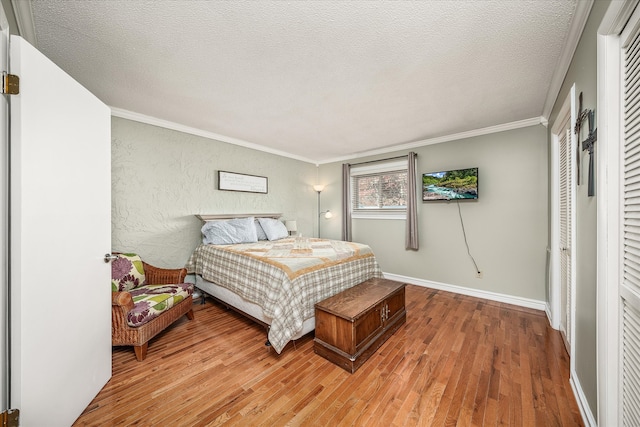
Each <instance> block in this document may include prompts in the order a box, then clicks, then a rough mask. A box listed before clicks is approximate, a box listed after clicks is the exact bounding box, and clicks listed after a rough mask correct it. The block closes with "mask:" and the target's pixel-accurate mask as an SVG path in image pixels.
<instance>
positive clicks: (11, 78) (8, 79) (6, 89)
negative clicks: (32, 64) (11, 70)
mask: <svg viewBox="0 0 640 427" xmlns="http://www.w3.org/2000/svg"><path fill="white" fill-rule="evenodd" d="M2 93H4V94H5V95H17V94H19V93H20V77H18V76H16V75H15V74H3V75H2Z"/></svg>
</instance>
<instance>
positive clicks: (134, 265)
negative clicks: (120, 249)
mask: <svg viewBox="0 0 640 427" xmlns="http://www.w3.org/2000/svg"><path fill="white" fill-rule="evenodd" d="M144 281H145V277H144V268H143V266H142V260H141V259H140V257H139V256H138V255H136V254H118V257H117V258H116V259H115V260H113V262H112V263H111V290H112V291H114V292H117V291H120V292H123V291H130V290H132V289H134V288H137V287H138V286H142V285H143V284H144Z"/></svg>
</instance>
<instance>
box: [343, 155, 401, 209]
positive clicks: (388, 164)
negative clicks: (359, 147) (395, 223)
mask: <svg viewBox="0 0 640 427" xmlns="http://www.w3.org/2000/svg"><path fill="white" fill-rule="evenodd" d="M408 169H409V164H408V160H406V159H404V160H394V161H382V162H379V163H376V164H367V165H358V166H352V167H351V171H350V174H349V189H350V193H351V195H350V196H351V197H350V203H351V217H352V218H353V219H404V220H406V219H407V207H406V205H405V206H404V207H402V208H386V209H385V208H365V209H362V208H356V207H355V204H354V202H355V200H356V195H355V194H354V193H355V192H354V182H355V179H357V177H358V176H364V175H367V176H372V175H384V174H385V173H390V172H405V173H406V174H407V181H408V179H409V178H408V172H409V170H408ZM407 184H408V182H407Z"/></svg>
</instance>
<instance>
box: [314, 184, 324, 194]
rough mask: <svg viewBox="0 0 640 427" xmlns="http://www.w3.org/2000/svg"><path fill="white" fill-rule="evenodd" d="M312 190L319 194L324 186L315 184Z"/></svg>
mask: <svg viewBox="0 0 640 427" xmlns="http://www.w3.org/2000/svg"><path fill="white" fill-rule="evenodd" d="M313 189H314V190H315V191H317V192H318V193H319V192H321V191H322V190H324V185H322V184H316V185H314V186H313Z"/></svg>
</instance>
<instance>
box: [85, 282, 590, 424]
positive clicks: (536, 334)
mask: <svg viewBox="0 0 640 427" xmlns="http://www.w3.org/2000/svg"><path fill="white" fill-rule="evenodd" d="M406 292H407V294H406V295H407V296H406V304H407V322H406V324H405V325H404V326H402V327H401V328H400V329H399V330H398V331H397V332H396V333H395V334H394V335H393V336H391V338H389V340H388V341H387V342H386V343H385V344H384V345H383V346H382V347H380V349H379V350H378V351H377V352H376V353H375V354H374V355H372V356H371V358H370V359H369V360H368V361H367V362H366V363H365V364H364V365H363V366H362V367H361V368H360V369H359V370H358V371H356V372H355V373H354V374H349V373H348V372H346V371H344V370H343V369H341V368H339V367H337V366H335V365H333V364H332V363H330V362H329V361H327V360H325V359H323V358H322V357H320V356H318V355H316V354H314V352H313V334H309V335H307V336H305V337H303V338H301V339H300V340H298V341H297V342H296V343H295V348H294V345H293V344H292V343H290V344H288V345H287V347H286V348H285V349H284V350H283V352H282V354H280V355H278V354H277V353H276V352H275V351H274V350H272V349H271V350H269V349H268V348H267V347H265V345H264V341H265V337H266V335H265V330H264V329H263V328H262V327H260V326H259V325H257V324H255V323H253V322H251V321H249V320H247V319H245V318H243V317H242V316H240V315H238V314H236V313H235V312H233V311H231V310H227V309H225V308H224V307H223V306H221V305H219V304H217V303H213V302H211V301H209V300H207V303H206V304H205V305H196V306H195V310H194V311H195V320H193V321H189V320H187V318H186V317H184V318H182V319H180V320H178V321H177V322H176V323H175V324H174V325H173V326H172V327H170V328H169V329H168V330H166V331H165V332H163V333H162V334H161V335H159V336H157V337H156V338H154V339H153V340H151V343H150V345H149V352H148V356H147V359H146V360H145V361H143V362H137V361H136V359H135V356H134V353H133V349H132V348H130V347H114V349H113V377H112V378H111V380H110V381H109V382H108V383H107V385H105V387H104V389H103V390H102V391H101V392H100V394H98V396H96V398H95V399H94V400H93V401H92V402H91V403H90V404H89V406H88V407H87V409H86V410H85V412H84V413H83V414H82V415H81V416H80V417H79V418H78V420H77V421H76V423H75V424H74V425H77V426H84V425H90V426H97V425H100V426H103V425H142V426H165V425H166V426H169V425H170V426H209V425H211V426H215V425H242V426H245V425H251V426H253V425H264V426H283V425H287V426H338V425H340V426H375V425H393V426H417V425H423V426H453V425H460V426H494V425H510V426H581V425H583V423H582V420H581V417H580V414H579V411H578V407H577V404H576V402H575V399H574V397H573V393H572V391H571V387H570V385H569V357H568V355H567V353H566V351H565V348H564V345H563V343H562V339H561V337H560V334H559V333H558V332H557V331H554V330H553V329H551V328H550V326H549V325H548V321H547V319H546V316H545V315H544V313H543V312H539V311H535V310H530V309H525V308H521V307H517V306H511V305H508V304H502V303H497V302H492V301H487V300H482V299H478V298H472V297H467V296H462V295H456V294H452V293H448V292H443V291H436V290H433V289H428V288H422V287H418V286H413V285H408V286H407V288H406Z"/></svg>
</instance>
